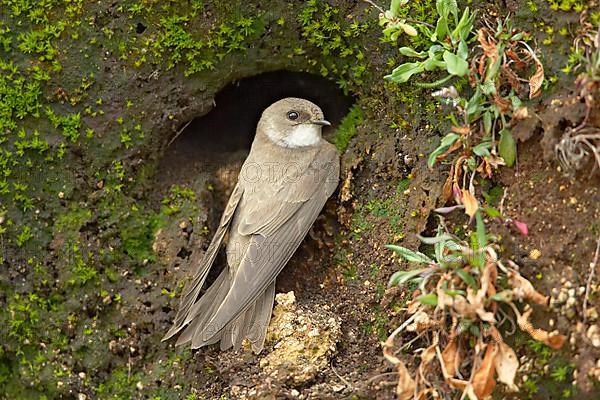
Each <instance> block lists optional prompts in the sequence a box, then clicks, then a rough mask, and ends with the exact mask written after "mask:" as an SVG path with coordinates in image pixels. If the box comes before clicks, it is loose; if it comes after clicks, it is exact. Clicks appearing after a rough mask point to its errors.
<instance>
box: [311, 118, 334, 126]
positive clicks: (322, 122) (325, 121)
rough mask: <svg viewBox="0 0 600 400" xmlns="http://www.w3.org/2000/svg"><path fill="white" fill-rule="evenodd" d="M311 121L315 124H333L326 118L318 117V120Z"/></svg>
mask: <svg viewBox="0 0 600 400" xmlns="http://www.w3.org/2000/svg"><path fill="white" fill-rule="evenodd" d="M311 122H312V123H313V124H315V125H321V126H331V122H329V121H327V120H326V119H317V120H315V121H311Z"/></svg>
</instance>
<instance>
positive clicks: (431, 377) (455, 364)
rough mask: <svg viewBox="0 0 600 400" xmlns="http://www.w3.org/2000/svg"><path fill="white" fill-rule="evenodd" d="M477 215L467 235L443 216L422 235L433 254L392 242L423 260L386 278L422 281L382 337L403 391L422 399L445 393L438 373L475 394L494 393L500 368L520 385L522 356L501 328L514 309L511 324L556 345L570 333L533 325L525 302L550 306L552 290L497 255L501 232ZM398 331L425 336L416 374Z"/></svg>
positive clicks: (502, 378) (405, 255)
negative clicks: (398, 342) (401, 352)
mask: <svg viewBox="0 0 600 400" xmlns="http://www.w3.org/2000/svg"><path fill="white" fill-rule="evenodd" d="M475 219H476V229H475V231H474V232H471V233H470V234H469V236H468V239H460V238H458V237H456V236H455V235H453V234H451V233H450V232H449V231H448V229H447V228H446V225H445V224H444V220H443V219H442V218H441V217H440V224H439V226H438V228H437V231H436V235H435V236H433V237H420V239H421V241H422V242H423V243H424V244H425V245H428V246H432V247H433V249H432V250H433V251H432V254H431V255H428V254H425V253H421V252H419V251H414V250H411V249H408V248H406V247H402V246H396V245H388V246H387V247H388V248H389V249H391V250H393V251H394V252H396V253H397V254H398V255H400V257H401V258H402V259H404V260H406V261H407V262H409V263H411V264H421V265H423V267H420V268H416V269H412V270H408V271H398V272H396V273H394V274H393V275H392V276H391V278H390V283H389V284H390V286H395V285H404V284H409V283H411V282H412V283H416V284H417V285H418V289H417V291H416V293H415V294H414V295H413V299H414V300H413V301H412V302H411V303H410V304H408V307H407V310H406V318H404V320H405V321H404V323H403V324H402V325H401V326H400V327H398V328H397V329H396V330H395V331H394V332H393V333H392V334H391V335H390V336H389V338H388V339H387V341H386V342H385V344H384V355H385V356H386V358H387V359H388V360H389V361H390V362H392V364H394V365H395V366H396V369H397V372H398V374H399V375H400V376H399V383H398V387H397V395H398V398H401V399H412V398H413V396H414V398H421V396H426V395H428V394H432V393H435V394H436V396H435V397H444V396H445V395H447V394H448V393H443V392H442V391H444V389H442V386H441V385H437V384H434V383H432V382H435V381H436V379H440V378H442V379H443V380H444V381H445V382H446V384H447V385H448V386H449V387H450V388H451V389H452V390H459V391H461V392H463V396H465V395H468V396H469V397H471V398H486V397H488V396H490V395H491V394H492V391H493V389H494V387H495V384H496V378H495V375H497V380H498V381H499V382H501V383H503V384H505V385H506V386H507V387H508V388H509V389H510V390H516V389H517V386H516V384H515V381H514V380H515V375H516V372H517V369H518V366H519V361H518V360H517V356H516V354H515V352H514V351H513V350H512V348H511V347H510V346H508V345H507V344H506V343H505V342H504V340H503V337H502V334H501V328H502V324H503V321H506V320H507V319H510V320H512V317H510V316H509V313H510V312H511V311H512V313H513V314H514V318H515V320H516V321H512V322H513V323H512V325H513V326H514V325H516V326H518V327H519V328H520V329H521V330H523V331H525V332H526V333H528V334H529V335H531V337H532V338H533V339H534V340H536V341H539V342H542V343H544V344H545V345H547V346H550V347H552V348H554V349H558V348H560V347H562V345H563V343H564V341H565V340H566V337H565V336H563V335H560V334H559V333H557V332H547V331H544V330H542V329H539V328H535V327H534V326H533V325H532V324H531V322H530V320H529V319H530V316H531V313H532V311H533V309H532V308H531V307H530V306H529V305H528V304H527V303H529V302H531V303H535V304H538V305H542V306H546V305H547V303H548V297H546V296H544V295H542V294H540V293H539V292H537V291H536V290H535V289H534V287H533V285H532V284H531V282H529V281H528V280H527V279H526V278H524V277H523V276H522V275H521V274H520V273H519V272H518V266H517V265H516V264H515V263H514V262H512V261H510V260H508V261H503V260H501V259H500V258H499V257H498V252H497V251H498V249H499V247H498V246H497V245H496V244H495V242H496V239H495V238H494V237H493V236H490V235H488V234H487V233H486V228H485V225H484V222H483V218H482V217H481V211H477V212H476V214H475ZM505 264H506V265H505ZM516 303H525V304H526V306H525V309H524V310H523V311H521V310H520V309H519V307H518V306H517V304H516ZM401 332H407V333H406V335H416V336H417V338H416V339H415V340H414V341H413V340H410V341H409V343H415V342H416V340H418V339H419V338H420V339H421V341H422V343H426V347H425V348H423V349H422V352H421V353H420V354H421V357H420V359H421V361H420V366H419V371H420V372H419V374H418V375H417V377H416V378H415V379H414V378H412V377H411V376H410V374H409V373H408V370H407V369H406V366H405V365H404V362H403V361H401V360H400V359H399V358H398V357H397V356H396V355H395V354H396V353H395V349H394V347H395V346H394V338H395V336H397V335H398V334H400V333H401ZM407 339H409V338H407ZM416 343H419V342H416ZM444 392H445V391H444Z"/></svg>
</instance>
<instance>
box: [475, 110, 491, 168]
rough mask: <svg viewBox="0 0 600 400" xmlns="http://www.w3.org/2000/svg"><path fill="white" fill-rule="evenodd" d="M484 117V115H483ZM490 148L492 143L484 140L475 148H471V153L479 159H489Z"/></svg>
mask: <svg viewBox="0 0 600 400" xmlns="http://www.w3.org/2000/svg"><path fill="white" fill-rule="evenodd" d="M484 116H485V114H484ZM491 148H492V142H491V141H490V140H489V139H488V140H484V141H483V142H481V143H479V144H478V145H477V146H475V147H473V153H475V155H477V156H479V157H489V156H490V149H491Z"/></svg>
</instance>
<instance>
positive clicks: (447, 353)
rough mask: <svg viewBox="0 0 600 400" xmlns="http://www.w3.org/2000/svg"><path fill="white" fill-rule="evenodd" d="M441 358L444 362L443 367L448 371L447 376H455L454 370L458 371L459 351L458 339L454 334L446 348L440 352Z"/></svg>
mask: <svg viewBox="0 0 600 400" xmlns="http://www.w3.org/2000/svg"><path fill="white" fill-rule="evenodd" d="M442 360H443V362H444V368H445V369H446V372H447V373H448V377H454V376H456V372H457V371H458V367H459V366H460V351H459V348H458V339H457V337H456V336H454V337H453V338H452V339H451V340H450V342H448V344H447V345H446V348H445V349H444V351H443V352H442ZM445 378H447V377H445Z"/></svg>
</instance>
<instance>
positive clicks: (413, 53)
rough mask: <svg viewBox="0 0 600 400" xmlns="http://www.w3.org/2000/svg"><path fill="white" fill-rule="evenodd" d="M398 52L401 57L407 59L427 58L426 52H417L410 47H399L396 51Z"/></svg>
mask: <svg viewBox="0 0 600 400" xmlns="http://www.w3.org/2000/svg"><path fill="white" fill-rule="evenodd" d="M398 51H400V54H402V55H403V56H407V57H417V58H425V57H427V53H426V52H424V51H421V52H418V51H416V50H415V49H413V48H412V47H400V49H398Z"/></svg>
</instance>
